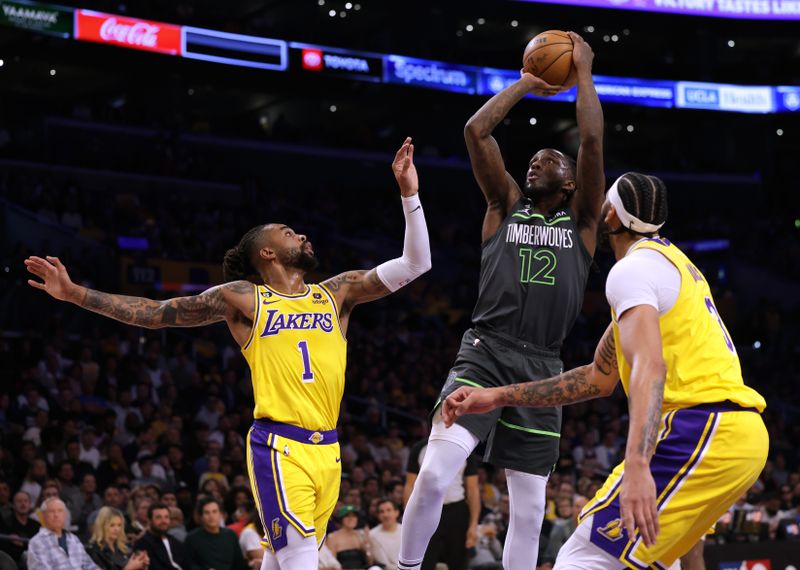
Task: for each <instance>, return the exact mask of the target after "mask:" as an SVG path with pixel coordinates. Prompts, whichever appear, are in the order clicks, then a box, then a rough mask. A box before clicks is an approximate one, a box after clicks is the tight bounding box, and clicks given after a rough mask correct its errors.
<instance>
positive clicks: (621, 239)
mask: <svg viewBox="0 0 800 570" xmlns="http://www.w3.org/2000/svg"><path fill="white" fill-rule="evenodd" d="M640 239H642V236H639V235H635V234H631V233H629V232H622V233H621V234H619V235H616V236H612V241H611V248H612V249H613V250H614V258H615V259H616V260H617V261H619V260H620V259H622V258H623V257H625V256H626V255H628V252H629V251H630V249H631V247H633V244H635V243H636V242H637V241H639V240H640Z"/></svg>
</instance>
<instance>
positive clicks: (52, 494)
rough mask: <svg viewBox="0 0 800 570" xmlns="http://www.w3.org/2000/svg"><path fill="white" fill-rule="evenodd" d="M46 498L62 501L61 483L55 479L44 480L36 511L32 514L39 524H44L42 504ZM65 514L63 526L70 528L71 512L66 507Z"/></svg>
mask: <svg viewBox="0 0 800 570" xmlns="http://www.w3.org/2000/svg"><path fill="white" fill-rule="evenodd" d="M47 499H61V500H62V501H63V497H61V485H59V483H58V481H56V480H55V479H51V480H50V481H46V482H45V484H44V485H43V486H42V492H41V494H40V495H39V502H38V504H37V508H36V512H35V513H34V516H35V517H36V520H37V521H39V524H44V513H43V512H42V505H43V504H44V502H45V501H46V500H47ZM64 504H66V502H64ZM66 516H67V519H66V521H65V523H64V528H66V529H70V528H72V513H70V511H69V509H67V514H66Z"/></svg>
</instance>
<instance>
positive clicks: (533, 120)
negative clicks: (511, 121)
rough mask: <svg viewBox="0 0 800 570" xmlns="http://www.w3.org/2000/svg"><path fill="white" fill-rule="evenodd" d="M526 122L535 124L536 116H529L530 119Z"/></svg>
mask: <svg viewBox="0 0 800 570" xmlns="http://www.w3.org/2000/svg"><path fill="white" fill-rule="evenodd" d="M528 122H529V123H530V124H531V125H535V124H536V123H537V122H538V121H537V120H536V117H531V118H530V120H529V121H528Z"/></svg>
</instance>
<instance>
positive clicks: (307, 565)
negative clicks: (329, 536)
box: [261, 525, 319, 570]
mask: <svg viewBox="0 0 800 570" xmlns="http://www.w3.org/2000/svg"><path fill="white" fill-rule="evenodd" d="M286 541H287V545H286V546H284V547H283V548H281V549H280V550H279V551H278V552H277V553H276V554H275V557H276V558H277V559H278V565H279V566H280V570H312V569H316V568H317V567H318V566H319V555H318V553H317V538H316V537H314V536H309V537H308V538H303V536H302V535H301V534H300V533H299V532H297V529H296V528H294V527H293V526H291V525H287V528H286ZM264 559H265V560H266V557H264ZM261 568H262V570H263V569H264V565H263V563H262V565H261Z"/></svg>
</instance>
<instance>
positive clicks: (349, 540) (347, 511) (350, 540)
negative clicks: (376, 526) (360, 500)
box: [326, 505, 380, 570]
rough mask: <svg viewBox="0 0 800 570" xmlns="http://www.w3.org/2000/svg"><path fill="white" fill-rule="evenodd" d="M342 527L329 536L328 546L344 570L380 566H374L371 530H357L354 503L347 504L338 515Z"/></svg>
mask: <svg viewBox="0 0 800 570" xmlns="http://www.w3.org/2000/svg"><path fill="white" fill-rule="evenodd" d="M336 518H338V519H339V522H340V523H341V528H340V529H339V530H337V531H336V532H333V533H331V534H330V536H328V540H327V541H326V542H327V544H328V548H330V550H331V552H332V553H333V555H334V556H336V559H337V560H338V561H339V564H341V565H342V568H343V569H344V570H348V569H360V568H362V569H363V568H369V569H370V570H371V569H372V568H380V567H378V566H373V562H374V559H373V557H372V546H371V545H370V541H369V531H368V530H367V529H366V528H365V529H363V530H356V527H357V526H358V510H356V508H355V507H354V506H353V505H345V506H344V507H342V508H341V509H339V512H338V513H337V515H336Z"/></svg>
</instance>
